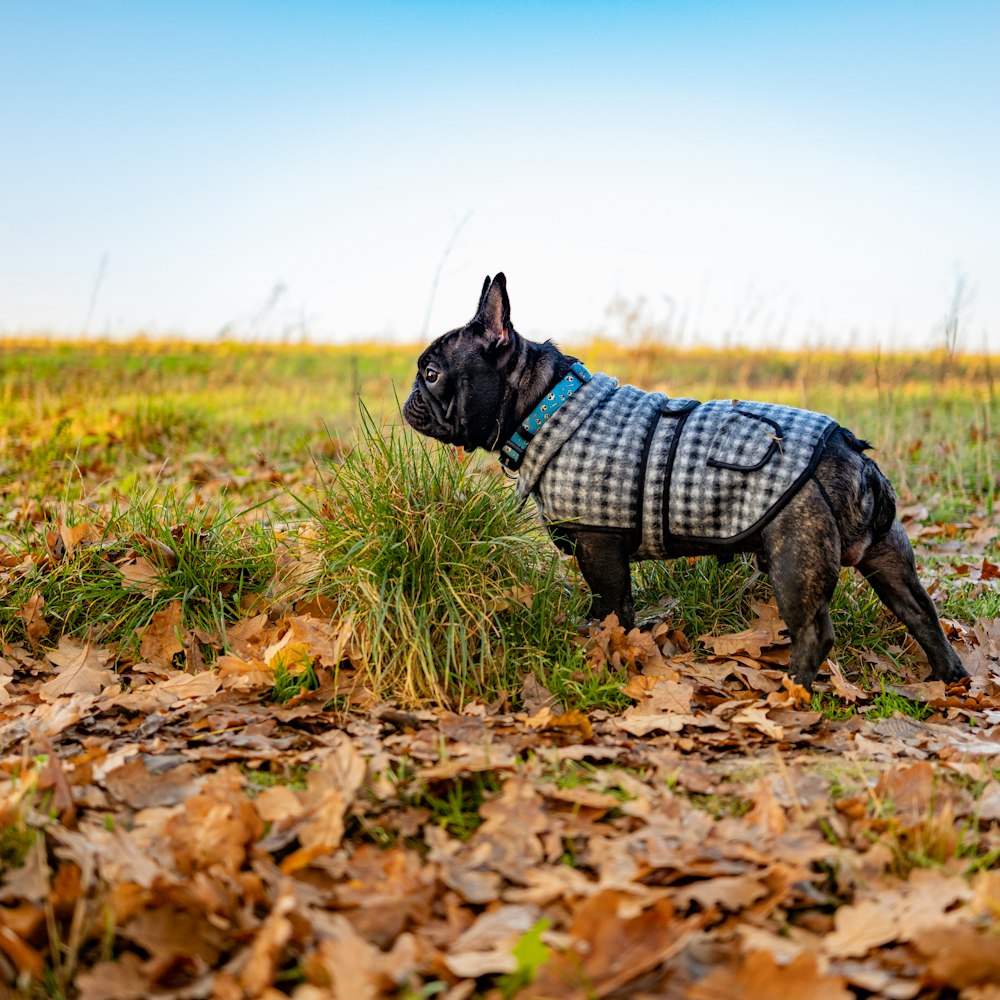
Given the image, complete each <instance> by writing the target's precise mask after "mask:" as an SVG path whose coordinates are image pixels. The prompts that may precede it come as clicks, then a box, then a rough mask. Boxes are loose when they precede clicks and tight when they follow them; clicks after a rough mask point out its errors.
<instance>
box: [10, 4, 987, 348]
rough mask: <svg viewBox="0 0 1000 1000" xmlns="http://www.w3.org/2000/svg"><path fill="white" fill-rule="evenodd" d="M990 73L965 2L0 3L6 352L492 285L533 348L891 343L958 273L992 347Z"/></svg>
mask: <svg viewBox="0 0 1000 1000" xmlns="http://www.w3.org/2000/svg"><path fill="white" fill-rule="evenodd" d="M998 53H1000V4H996V3H992V2H991V3H966V2H962V0H959V2H956V3H949V4H944V3H940V4H929V3H921V2H910V3H902V2H899V3H897V2H884V3H877V2H870V3H853V2H850V0H845V2H841V3H836V4H833V3H830V4H826V3H823V4H811V3H790V2H773V3H760V2H750V0H747V2H743V3H734V2H723V0H718V2H711V3H707V2H706V3H694V2H674V3H661V4H655V3H634V2H623V3H614V4H612V3H586V2H580V3H561V2H560V3H553V2H537V3H507V4H477V3H451V2H442V3H425V4H420V3H391V2H375V3H366V4H342V3H336V2H326V3H320V2H312V3H307V2H299V0H283V2H268V3H264V2H253V0H247V2H242V3H234V2H221V0H219V2H208V0H202V2H196V3H195V2H185V0H175V2H171V3H159V2H154V0H150V2H145V3H136V2H130V3H101V4H94V3H88V2H85V0H81V2H72V3H71V2H68V0H67V2H62V3H48V2H45V0H22V2H20V3H15V2H11V0H0V333H24V332H29V331H34V330H51V331H54V332H59V333H77V332H80V331H85V332H87V333H90V334H93V335H97V334H111V335H122V334H126V333H130V332H133V331H135V330H146V331H149V332H152V333H167V332H181V333H186V334H188V335H191V336H199V337H204V336H208V337H211V336H214V335H216V334H217V333H218V332H219V331H220V330H222V329H225V328H228V329H229V330H231V331H233V332H234V333H235V334H236V335H242V336H255V337H263V336H267V337H280V336H282V335H286V336H291V337H297V336H299V334H300V332H301V331H302V330H303V329H304V330H306V331H307V332H308V335H309V336H310V337H311V338H312V339H314V340H318V341H321V340H347V339H355V338H386V339H393V340H397V341H412V340H416V339H419V338H420V337H421V336H422V334H423V330H424V326H425V323H426V322H427V318H428V312H429V314H430V315H429V331H430V333H435V332H440V331H441V330H443V329H446V328H448V327H451V326H455V325H458V324H459V323H461V322H463V321H464V320H466V319H467V318H468V317H469V314H470V313H471V311H472V309H473V307H474V305H475V301H476V297H477V294H478V291H479V286H480V284H481V282H482V278H483V276H484V275H485V274H487V273H493V272H495V271H497V270H501V269H502V270H504V271H505V272H506V274H507V278H508V284H509V287H510V291H511V297H512V302H513V318H514V321H515V325H516V326H517V327H518V329H520V330H521V332H522V333H526V334H529V335H537V336H553V337H556V338H557V339H563V340H566V339H569V340H572V339H574V338H575V337H578V336H579V335H581V334H586V333H588V332H592V331H594V330H597V329H600V328H602V327H603V328H606V329H608V330H610V331H612V332H614V331H616V330H619V329H620V328H621V325H622V324H621V320H620V319H619V318H617V317H616V316H615V315H610V314H609V306H610V305H611V303H612V302H614V301H616V300H625V301H628V302H636V301H638V300H639V299H642V300H643V301H644V306H643V315H644V317H646V318H647V319H648V320H649V321H651V322H654V323H658V324H660V325H661V327H663V326H665V327H669V328H670V329H671V330H672V335H673V336H674V338H675V339H677V340H680V341H682V342H684V343H691V342H693V341H696V340H698V341H709V342H723V341H728V342H731V343H751V344H759V343H766V344H780V345H786V344H828V345H833V346H837V345H854V346H858V347H869V348H870V347H876V346H878V347H882V348H885V349H891V348H893V347H923V346H929V345H932V344H934V343H936V342H939V341H940V339H941V333H940V323H941V321H942V319H943V317H944V316H945V314H946V312H947V310H948V307H949V304H950V303H951V301H952V298H953V295H954V292H955V288H956V281H957V280H958V279H959V278H962V279H963V280H964V282H965V289H966V291H965V293H964V295H963V297H962V301H961V310H960V314H961V322H962V327H961V329H962V337H963V344H964V346H965V347H966V348H968V349H982V348H983V347H984V346H989V347H991V348H992V349H994V350H996V349H998V345H1000V114H998V107H1000V58H998ZM449 244H450V250H449V251H448V252H447V255H446V256H445V253H446V249H447V248H448V247H449ZM442 260H443V264H442ZM439 268H440V280H439V281H438V282H437V284H436V285H435V275H436V274H437V272H438V270H439ZM432 295H433V301H432Z"/></svg>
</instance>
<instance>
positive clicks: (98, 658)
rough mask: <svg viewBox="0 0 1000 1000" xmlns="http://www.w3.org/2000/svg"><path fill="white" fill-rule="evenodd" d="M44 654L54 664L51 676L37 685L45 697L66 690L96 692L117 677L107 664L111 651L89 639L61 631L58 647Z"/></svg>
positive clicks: (58, 694)
mask: <svg viewBox="0 0 1000 1000" xmlns="http://www.w3.org/2000/svg"><path fill="white" fill-rule="evenodd" d="M46 657H47V659H48V660H49V661H50V662H51V663H52V664H53V665H54V666H55V667H56V671H55V674H56V675H55V677H53V678H52V680H49V681H46V682H45V683H44V684H42V685H41V687H40V688H39V689H38V690H39V694H41V696H42V697H43V698H44V699H45V700H46V701H55V699H56V698H59V697H61V696H62V695H67V694H99V693H100V692H101V691H102V690H103V689H104V688H105V687H107V686H108V685H109V684H114V683H115V682H116V681H117V676H116V675H115V672H114V671H113V670H112V669H111V668H110V667H108V665H107V664H108V661H109V660H111V657H112V654H111V653H110V651H109V650H106V649H100V648H99V647H96V646H94V645H93V643H92V642H91V641H90V639H87V641H86V642H83V643H80V642H77V640H76V639H71V638H69V637H68V636H65V635H64V636H63V637H62V638H61V639H60V640H59V646H58V648H57V649H54V650H52V651H51V652H49V653H47V654H46Z"/></svg>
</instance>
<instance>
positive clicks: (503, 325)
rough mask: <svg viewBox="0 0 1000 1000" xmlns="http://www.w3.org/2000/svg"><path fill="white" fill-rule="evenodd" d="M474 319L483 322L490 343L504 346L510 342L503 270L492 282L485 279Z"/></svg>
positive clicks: (508, 302) (508, 309)
mask: <svg viewBox="0 0 1000 1000" xmlns="http://www.w3.org/2000/svg"><path fill="white" fill-rule="evenodd" d="M475 319H477V320H479V321H480V322H481V323H482V324H483V328H484V331H485V333H486V338H487V339H488V340H489V341H490V342H491V343H492V344H494V345H495V346H497V347H506V346H507V344H508V343H510V299H509V298H507V279H506V277H505V276H504V273H503V271H500V272H499V273H498V274H497V275H496V277H495V278H494V279H493V281H492V282H491V281H490V279H489V278H487V279H486V282H485V284H484V285H483V292H482V295H480V296H479V309H478V310H477V311H476V315H475Z"/></svg>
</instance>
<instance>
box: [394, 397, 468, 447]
mask: <svg viewBox="0 0 1000 1000" xmlns="http://www.w3.org/2000/svg"><path fill="white" fill-rule="evenodd" d="M445 416H447V414H446V415H445ZM403 419H404V420H405V421H406V422H407V423H408V424H409V425H410V426H411V427H412V428H413V429H414V430H415V431H417V432H418V433H420V434H426V435H427V437H432V438H434V439H435V440H437V441H443V442H444V443H445V444H457V443H458V442H457V441H456V440H455V429H454V428H453V427H451V426H450V425H449V423H448V422H447V421H446V420H444V419H442V415H440V414H438V413H437V407H436V406H434V404H433V401H431V400H428V399H427V398H426V397H425V396H424V395H423V394H422V393H421V392H420V390H419V389H417V388H414V389H413V391H412V392H411V393H410V395H409V396H408V397H407V399H406V402H405V403H403Z"/></svg>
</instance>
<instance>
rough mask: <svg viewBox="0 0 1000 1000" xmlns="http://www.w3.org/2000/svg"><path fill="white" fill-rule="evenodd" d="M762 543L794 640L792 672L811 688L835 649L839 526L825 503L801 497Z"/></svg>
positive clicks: (783, 616)
mask: <svg viewBox="0 0 1000 1000" xmlns="http://www.w3.org/2000/svg"><path fill="white" fill-rule="evenodd" d="M809 488H812V487H809ZM762 540H763V542H764V549H765V554H766V556H767V561H768V564H769V567H770V568H769V571H768V575H769V576H770V578H771V586H772V588H773V589H774V596H775V598H776V599H777V601H778V610H779V611H780V612H781V617H782V618H783V619H784V622H785V625H786V626H787V627H788V634H789V635H790V636H791V639H792V662H791V666H790V668H789V671H788V672H789V674H791V676H792V677H793V678H794V679H795V680H796V681H798V682H799V683H800V684H802V685H803V686H804V687H806V688H808V687H810V686H811V685H812V682H813V680H814V678H815V677H816V673H817V671H818V670H819V668H820V666H822V664H823V661H824V660H825V659H826V657H827V654H828V653H829V652H830V649H831V647H832V646H833V622H832V621H831V620H830V600H831V598H832V597H833V591H834V589H835V588H836V586H837V579H838V577H839V575H840V539H839V535H838V533H837V526H836V524H835V522H834V520H833V514H832V513H831V511H830V510H829V508H828V507H827V506H826V505H825V504H816V503H815V502H814V501H812V502H811V501H810V498H809V497H801V499H800V498H799V497H796V498H794V499H793V500H792V501H791V502H790V503H789V505H788V507H786V508H785V510H783V511H782V512H781V514H779V515H778V517H776V518H775V519H774V521H772V522H771V524H770V525H768V527H767V528H765V529H764V533H763V539H762Z"/></svg>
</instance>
